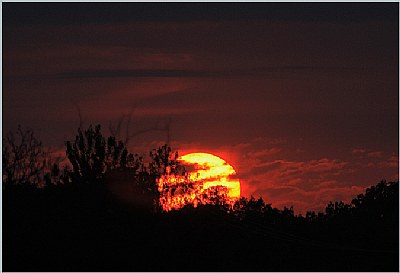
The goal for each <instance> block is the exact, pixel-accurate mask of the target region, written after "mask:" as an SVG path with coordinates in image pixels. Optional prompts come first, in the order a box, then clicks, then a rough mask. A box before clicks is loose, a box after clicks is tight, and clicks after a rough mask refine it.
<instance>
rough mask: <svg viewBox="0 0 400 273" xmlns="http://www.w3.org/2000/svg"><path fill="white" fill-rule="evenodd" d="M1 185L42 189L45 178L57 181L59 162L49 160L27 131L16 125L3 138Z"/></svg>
mask: <svg viewBox="0 0 400 273" xmlns="http://www.w3.org/2000/svg"><path fill="white" fill-rule="evenodd" d="M2 159H3V163H2V166H3V182H4V183H5V186H6V187H9V186H11V185H25V186H27V185H30V186H39V187H41V186H44V183H45V178H47V179H52V178H54V177H57V176H58V175H59V174H60V172H59V170H58V163H59V160H60V159H59V158H52V157H51V155H50V152H49V151H48V150H45V149H44V148H43V146H42V142H41V141H40V140H39V139H37V138H36V137H35V135H34V133H33V131H32V130H31V129H23V128H22V127H21V126H20V125H19V126H18V128H17V130H16V131H15V132H13V131H10V132H8V133H7V134H6V136H5V137H4V138H3V157H2Z"/></svg>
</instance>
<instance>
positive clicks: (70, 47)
mask: <svg viewBox="0 0 400 273" xmlns="http://www.w3.org/2000/svg"><path fill="white" fill-rule="evenodd" d="M2 12H3V32H2V33H3V131H8V130H10V129H15V128H16V126H17V124H22V125H24V126H26V127H31V128H33V129H34V130H35V131H36V132H37V135H38V136H39V137H40V138H41V139H42V140H43V142H44V144H45V145H48V146H52V147H53V148H54V149H59V150H61V149H62V147H63V142H64V141H65V140H67V139H72V138H73V136H74V132H75V131H76V128H77V126H78V124H79V122H78V114H77V110H76V106H75V104H78V105H79V106H80V108H81V110H82V114H83V117H84V121H85V125H88V124H89V123H102V124H103V125H104V127H105V129H107V127H108V124H109V122H110V121H111V122H114V123H115V122H116V120H117V119H118V117H120V116H121V115H122V114H123V113H125V114H126V113H129V112H130V111H131V110H132V109H134V112H133V121H132V129H131V130H132V131H138V130H145V129H147V128H151V127H155V126H163V125H165V124H166V123H167V121H168V119H169V118H171V130H170V137H171V144H172V146H173V148H175V149H178V150H179V151H180V152H181V153H186V152H194V151H202V152H210V153H214V154H216V155H219V156H221V157H222V158H224V159H225V160H227V161H228V162H229V163H231V164H232V165H233V166H234V167H235V169H236V171H237V172H238V175H239V177H240V178H241V180H242V192H243V194H244V195H246V196H250V195H251V194H253V195H254V196H257V197H258V196H262V197H263V198H264V200H266V202H269V203H272V204H273V205H274V206H277V207H282V206H284V205H294V207H295V210H296V212H304V211H305V210H307V209H317V210H321V209H322V208H324V206H325V205H326V203H328V202H329V201H337V200H345V201H349V200H350V199H351V198H352V197H354V196H355V195H356V194H358V193H361V192H363V190H364V188H365V187H367V186H370V185H373V184H376V183H378V182H379V181H380V180H381V179H387V180H393V179H396V180H397V179H398V149H399V146H398V130H399V127H398V124H399V120H398V101H399V97H398V59H399V58H398V3H384V4H372V3H369V4H368V3H353V4H345V3H325V4H315V3H308V4H301V3H297V4H293V3H281V4H268V3H257V4H255V3H253V4H243V3H241V4H239V3H236V4H221V3H220V4H217V3H209V4H199V3H198V4H182V3H180V4H162V3H153V4H143V3H142V4H138V3H124V4H114V3H109V4H99V3H97V4H94V3H92V4H81V3H64V4H60V3H59V4H39V3H24V4H17V3H3V4H2ZM165 141H166V133H165V132H162V131H154V132H149V133H146V134H141V135H139V136H137V137H135V138H134V139H132V142H131V144H132V150H135V149H136V150H137V151H141V152H145V151H148V150H149V149H150V148H154V147H156V146H157V145H159V144H161V143H163V142H165Z"/></svg>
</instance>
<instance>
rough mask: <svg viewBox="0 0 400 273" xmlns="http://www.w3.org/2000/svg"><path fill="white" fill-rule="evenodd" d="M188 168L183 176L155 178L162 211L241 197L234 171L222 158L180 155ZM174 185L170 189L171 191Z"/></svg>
mask: <svg viewBox="0 0 400 273" xmlns="http://www.w3.org/2000/svg"><path fill="white" fill-rule="evenodd" d="M179 161H180V162H181V163H182V165H183V166H185V167H186V169H187V174H186V176H177V175H174V174H166V175H164V176H162V177H161V178H160V179H159V181H158V186H159V191H160V193H161V198H160V201H161V204H162V207H163V209H164V210H167V211H168V210H171V209H178V208H181V207H183V206H184V205H187V204H193V205H194V206H195V207H196V206H197V205H198V204H199V203H203V204H207V203H209V202H212V201H210V200H211V199H212V198H213V197H215V196H214V195H216V196H219V197H220V198H222V199H223V201H224V202H226V203H231V202H233V201H235V200H236V199H237V198H239V197H240V181H239V179H237V178H233V177H232V176H234V175H235V174H236V171H235V170H234V169H233V167H232V166H231V165H229V164H228V163H227V162H225V160H223V159H221V158H220V157H218V156H215V155H213V154H209V153H190V154H186V155H183V156H181V157H179ZM171 188H173V190H170V189H171Z"/></svg>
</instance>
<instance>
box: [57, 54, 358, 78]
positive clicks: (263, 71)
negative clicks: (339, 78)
mask: <svg viewBox="0 0 400 273" xmlns="http://www.w3.org/2000/svg"><path fill="white" fill-rule="evenodd" d="M164 58H165V57H164ZM343 69H350V68H349V67H347V68H346V67H334V66H332V67H324V66H270V67H258V68H250V69H223V70H196V69H93V70H74V71H66V72H61V73H57V74H55V75H53V76H52V78H54V79H76V78H80V79H81V78H127V77H128V78H149V77H151V78H206V77H207V78H210V77H240V76H258V75H259V76H266V75H267V74H270V73H282V72H291V71H292V72H295V71H314V70H320V71H325V70H328V71H329V70H343Z"/></svg>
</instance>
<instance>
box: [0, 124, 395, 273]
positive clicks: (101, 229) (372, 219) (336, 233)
mask: <svg viewBox="0 0 400 273" xmlns="http://www.w3.org/2000/svg"><path fill="white" fill-rule="evenodd" d="M29 132H30V131H29ZM20 133H21V134H22V135H25V133H24V132H23V130H22V129H21V131H20ZM28 136H29V134H28ZM31 140H32V137H28V138H25V139H23V140H22V144H23V143H24V141H31ZM7 141H8V143H9V144H10V145H8V144H7ZM13 142H15V140H13V139H3V147H4V148H3V174H5V177H4V176H3V269H4V270H5V271H397V270H398V268H399V258H398V257H399V233H398V231H399V206H398V204H399V183H398V182H386V181H381V182H380V183H378V184H377V185H375V186H372V187H370V188H368V189H366V191H365V193H360V194H359V195H358V196H356V197H355V198H354V199H353V200H352V201H351V202H350V203H349V204H346V203H343V202H331V203H329V204H327V207H326V210H325V212H324V213H316V212H313V211H309V212H307V213H306V215H305V216H304V217H303V216H299V215H296V214H295V210H294V208H293V207H290V208H286V207H285V208H284V209H282V210H280V209H277V208H274V207H273V206H272V204H269V203H265V201H264V200H263V199H262V198H259V199H256V198H254V197H251V198H245V197H242V198H240V199H239V200H238V201H237V202H236V203H235V204H234V205H233V206H229V205H227V204H225V203H224V202H223V196H224V195H223V189H222V188H218V187H215V188H210V190H209V195H208V197H209V198H210V200H211V202H210V203H208V204H206V205H199V206H198V207H197V208H194V207H193V206H190V205H187V206H185V207H184V208H182V209H180V210H172V211H171V212H168V213H167V212H163V211H162V210H161V208H160V205H159V203H158V200H159V197H160V193H159V192H158V188H157V183H156V181H157V178H159V177H160V175H163V174H165V173H166V172H167V171H168V172H174V173H180V174H184V172H185V170H184V168H183V167H182V166H180V165H179V162H178V161H177V158H178V155H177V154H174V153H172V150H171V148H170V147H168V146H167V145H165V146H163V147H160V148H158V149H155V150H153V151H151V153H150V154H149V155H150V159H151V160H150V162H148V163H146V162H144V160H143V157H141V156H140V155H138V154H133V153H130V152H128V149H127V148H126V147H125V145H124V144H123V142H120V141H118V140H117V139H116V138H115V137H108V138H106V137H104V136H103V135H102V133H101V127H100V126H96V127H94V128H93V127H91V126H90V127H89V128H88V129H87V130H85V131H82V130H81V129H79V130H78V134H77V137H76V139H75V140H74V141H67V142H66V155H67V157H68V159H69V161H70V163H71V165H72V169H68V168H64V169H62V168H61V167H59V166H58V165H57V162H53V161H50V162H51V163H52V164H50V165H49V167H44V166H43V165H40V164H33V163H34V162H36V163H38V162H41V160H42V158H43V154H42V153H40V152H35V151H40V149H41V143H40V142H39V141H34V142H33V143H34V145H31V146H27V148H26V149H25V150H24V151H23V152H21V153H20V154H21V155H24V156H27V158H29V160H30V161H29V160H27V161H25V162H28V165H27V166H29V168H31V170H30V171H29V173H32V174H35V175H36V174H40V179H37V178H35V179H33V180H31V179H30V178H28V177H30V176H27V175H25V176H22V177H25V178H24V179H26V180H24V179H22V178H21V176H16V173H18V171H12V169H10V166H17V165H16V163H17V162H16V161H17V159H18V156H17V157H16V156H15V155H13V151H14V150H12V149H11V148H10V147H18V145H14V144H13ZM5 144H7V145H5ZM20 144H21V143H20ZM20 146H24V145H20ZM24 147H25V146H24ZM7 149H9V150H7ZM14 154H17V153H15V151H14ZM46 156H47V155H46ZM30 162H32V163H30ZM46 166H48V165H46ZM21 168H26V167H21ZM23 170H24V169H23ZM35 177H38V176H35ZM41 179H42V180H43V181H46V182H45V183H44V184H43V185H42V183H40V181H41Z"/></svg>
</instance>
